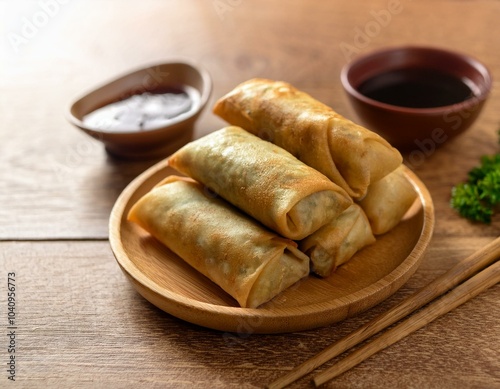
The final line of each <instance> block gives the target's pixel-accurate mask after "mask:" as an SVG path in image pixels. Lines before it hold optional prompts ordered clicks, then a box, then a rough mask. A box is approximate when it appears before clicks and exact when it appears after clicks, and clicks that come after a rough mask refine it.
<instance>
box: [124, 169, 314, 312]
mask: <svg viewBox="0 0 500 389" xmlns="http://www.w3.org/2000/svg"><path fill="white" fill-rule="evenodd" d="M128 219H129V220H130V221H132V222H135V223H137V224H138V225H140V226H141V227H142V228H143V229H145V230H146V231H148V232H149V233H150V234H151V235H153V236H154V237H155V238H157V239H158V240H159V241H160V242H162V243H163V244H164V245H166V246H167V247H168V248H169V249H170V250H172V251H173V252H174V253H176V254H177V255H178V256H179V257H181V258H182V259H183V260H184V261H186V262H187V263H189V264H190V265H191V266H192V267H193V268H195V269H196V270H198V271H199V272H201V273H202V274H204V275H205V276H207V277H208V278H209V279H211V280H212V281H214V282H215V283H216V284H218V285H219V286H220V287H221V288H222V289H223V290H225V291H226V292H227V293H229V294H230V295H231V296H232V297H233V298H235V299H236V300H237V301H238V303H239V304H240V305H241V306H242V307H249V308H255V307H258V306H259V305H261V304H263V303H265V302H267V301H269V300H271V299H272V298H273V297H275V296H276V295H277V294H279V293H280V292H281V291H283V290H284V289H286V288H288V287H289V286H291V285H293V284H294V283H295V282H297V281H298V280H300V279H301V278H302V277H305V276H307V275H308V274H309V258H308V257H307V256H306V255H305V254H303V253H302V252H300V251H299V250H298V249H297V245H296V243H295V242H293V241H291V240H288V239H285V238H282V237H280V236H278V235H276V234H274V233H272V232H271V231H269V230H267V229H265V228H264V227H262V226H261V225H260V224H258V223H257V222H256V221H254V220H253V219H251V218H250V217H248V216H247V215H245V214H243V213H241V212H240V211H239V210H237V209H236V208H234V207H233V206H231V205H230V204H228V203H227V202H225V201H224V200H223V199H221V198H219V197H218V198H214V197H210V196H207V194H206V192H205V189H204V186H203V185H201V184H199V183H197V182H195V181H193V180H191V179H189V178H181V177H176V176H170V177H168V178H167V179H166V180H165V181H163V182H162V183H161V184H159V185H158V186H157V187H155V188H153V190H151V191H150V192H149V193H147V194H146V195H145V196H143V197H142V198H141V199H140V200H139V201H138V202H137V203H136V204H134V205H133V207H132V209H131V210H130V212H129V214H128Z"/></svg>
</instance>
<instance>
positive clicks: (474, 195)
mask: <svg viewBox="0 0 500 389" xmlns="http://www.w3.org/2000/svg"><path fill="white" fill-rule="evenodd" d="M499 136H500V131H499ZM499 204H500V154H495V155H491V156H488V155H485V156H483V157H481V163H480V164H479V166H477V167H475V168H473V169H472V170H471V171H470V172H469V174H468V180H467V182H464V183H461V184H458V185H456V186H454V187H453V188H452V190H451V201H450V205H451V207H452V208H454V209H456V210H457V211H458V213H459V214H460V215H461V216H463V217H465V218H467V219H470V220H474V221H478V222H482V223H486V224H489V223H491V218H492V216H493V214H494V213H495V209H496V208H497V206H498V205H499Z"/></svg>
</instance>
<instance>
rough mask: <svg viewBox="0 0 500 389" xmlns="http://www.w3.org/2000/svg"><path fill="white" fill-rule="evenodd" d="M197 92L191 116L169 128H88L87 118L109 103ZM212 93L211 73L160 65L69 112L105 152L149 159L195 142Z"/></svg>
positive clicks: (101, 90)
mask: <svg viewBox="0 0 500 389" xmlns="http://www.w3.org/2000/svg"><path fill="white" fill-rule="evenodd" d="M169 88H174V89H185V88H191V90H196V91H197V95H198V98H197V101H196V103H195V104H194V105H193V106H192V108H191V109H190V111H189V112H187V113H186V114H184V115H182V116H179V117H178V118H174V119H173V120H171V121H170V122H169V123H168V124H165V125H161V126H158V127H156V128H150V129H147V130H141V131H106V130H103V129H102V128H99V127H95V126H92V125H89V124H87V123H86V122H85V121H84V117H85V115H87V114H89V113H91V112H93V111H95V110H96V109H98V108H101V107H103V106H106V105H108V104H110V103H113V102H116V101H120V100H123V99H125V98H127V97H130V96H132V95H136V94H142V93H147V92H150V91H154V90H157V89H169ZM211 92H212V81H211V78H210V75H209V74H208V72H207V71H206V70H205V69H203V68H202V67H200V66H198V65H194V64H192V63H189V62H186V61H184V60H180V61H172V62H166V63H159V64H156V65H151V66H147V67H144V68H141V69H137V70H135V71H132V72H130V73H128V74H125V75H123V76H121V77H118V78H116V79H114V80H112V81H109V82H107V83H105V84H103V85H101V86H99V87H97V88H95V89H93V90H92V91H91V92H89V93H87V94H85V95H84V96H82V97H80V98H78V99H77V100H76V101H74V102H73V103H72V104H71V106H70V107H69V110H68V112H67V118H68V120H69V121H70V122H71V123H72V124H73V125H75V126H76V127H78V128H79V129H81V130H82V131H83V132H85V133H86V134H88V135H90V136H92V137H93V138H95V139H97V140H99V141H101V142H102V143H103V144H104V146H105V148H106V150H107V151H108V152H109V153H110V154H112V155H114V156H118V157H122V158H126V159H148V158H158V157H163V156H167V155H169V154H171V153H173V152H174V151H176V150H177V149H178V148H180V147H181V146H183V145H184V144H186V143H187V142H189V141H190V140H192V137H193V129H194V124H195V121H196V120H197V119H198V118H199V116H200V114H201V112H202V110H203V108H204V107H205V105H206V103H207V101H208V99H209V97H210V94H211Z"/></svg>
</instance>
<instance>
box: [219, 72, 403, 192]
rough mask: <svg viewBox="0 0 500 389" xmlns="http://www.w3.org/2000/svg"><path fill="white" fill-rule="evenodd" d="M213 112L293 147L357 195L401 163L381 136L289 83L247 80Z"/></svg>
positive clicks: (260, 134) (229, 94) (270, 139)
mask: <svg viewBox="0 0 500 389" xmlns="http://www.w3.org/2000/svg"><path fill="white" fill-rule="evenodd" d="M214 113H215V114H217V115H218V116H220V117H221V118H222V119H224V120H226V121H227V122H228V123H230V124H232V125H236V126H240V127H242V128H244V129H245V130H247V131H249V132H251V133H252V134H255V135H257V136H259V137H261V138H263V139H267V140H269V141H271V142H273V143H275V144H276V145H278V146H280V147H283V148H284V149H285V150H288V151H289V152H290V153H292V154H293V155H294V156H296V157H297V158H298V159H300V160H301V161H303V162H304V163H306V164H307V165H309V166H311V167H313V168H315V169H317V170H318V171H320V172H321V173H323V174H325V175H326V176H327V177H328V178H330V179H331V180H332V181H333V182H335V183H336V184H338V185H340V186H341V187H342V188H343V189H344V190H346V191H347V193H348V194H349V195H350V196H351V197H353V198H355V199H361V198H363V197H364V195H365V194H366V190H367V188H368V186H369V185H370V183H372V182H375V181H378V180H379V179H381V178H382V177H384V176H385V175H387V174H388V173H389V172H391V171H393V170H394V169H396V167H397V166H399V165H400V164H401V162H402V157H401V154H400V153H399V151H397V150H396V149H395V148H393V147H392V146H391V145H390V144H389V143H388V142H387V141H386V140H384V139H383V138H382V137H380V136H379V135H377V134H375V133H374V132H372V131H369V130H367V129H366V128H364V127H362V126H359V125H357V124H354V123H353V122H351V121H350V120H348V119H346V118H344V117H343V116H341V115H339V114H338V113H336V112H335V111H333V110H332V109H331V108H330V107H328V106H326V105H324V104H322V103H321V102H319V101H317V100H315V99H313V98H312V97H311V96H309V95H308V94H306V93H304V92H301V91H299V90H297V89H296V88H294V87H293V86H292V85H290V84H287V83H285V82H279V81H271V80H266V79H252V80H249V81H247V82H244V83H243V84H240V85H239V86H237V87H236V88H235V89H234V90H233V91H231V92H229V93H228V94H227V95H225V96H223V97H222V98H221V99H220V100H219V101H218V102H217V103H216V104H215V106H214Z"/></svg>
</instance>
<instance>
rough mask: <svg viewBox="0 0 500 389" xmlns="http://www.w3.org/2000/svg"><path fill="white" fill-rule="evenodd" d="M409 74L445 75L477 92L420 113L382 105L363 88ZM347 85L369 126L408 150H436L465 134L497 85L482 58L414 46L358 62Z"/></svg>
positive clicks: (350, 67)
mask: <svg viewBox="0 0 500 389" xmlns="http://www.w3.org/2000/svg"><path fill="white" fill-rule="evenodd" d="M407 69H425V71H435V72H440V73H444V74H445V75H448V76H451V77H454V78H455V79H459V80H462V82H463V83H465V84H466V85H467V86H468V87H469V88H470V91H471V92H472V93H471V95H470V96H469V97H467V98H465V99H464V100H463V101H460V102H454V103H452V104H445V105H441V106H431V107H427V106H425V103H424V105H423V106H422V105H420V106H419V107H417V108H415V107H408V106H400V105H399V104H396V103H394V102H391V103H387V102H381V101H378V100H376V99H374V98H371V97H367V96H366V95H365V94H364V91H363V88H362V86H363V85H366V81H368V80H370V79H372V80H373V78H374V77H376V76H380V75H381V74H384V73H387V74H389V72H391V73H394V72H396V73H397V72H401V71H406V70H407ZM341 81H342V85H343V87H344V89H345V91H346V92H347V95H348V97H349V100H350V102H351V103H352V106H353V108H354V110H355V111H356V113H357V115H358V116H359V118H360V120H361V121H362V123H363V125H365V126H366V127H367V128H368V129H370V130H372V131H375V132H377V133H379V134H380V135H382V136H383V137H384V138H385V139H387V140H388V141H389V142H390V143H391V144H392V145H393V146H395V147H397V148H399V149H400V150H402V151H403V150H411V149H417V148H422V147H427V148H429V147H433V148H436V147H438V146H440V145H441V144H443V143H444V142H446V141H447V140H448V139H451V138H453V137H455V136H457V135H458V134H460V133H462V132H464V131H465V130H466V129H467V128H469V127H470V126H471V124H472V123H473V122H474V121H475V120H476V118H477V117H478V115H479V113H480V112H481V109H482V108H483V105H484V102H485V101H486V99H487V97H488V94H489V92H490V90H491V86H492V78H491V74H490V72H489V71H488V69H487V68H486V67H485V66H484V65H483V64H482V63H480V62H479V61H477V60H476V59H474V58H471V57H469V56H467V55H464V54H460V53H455V52H451V51H448V50H443V49H438V48H430V47H413V46H408V47H398V48H389V49H385V50H379V51H375V52H373V53H370V54H367V55H364V56H360V57H358V58H355V59H354V60H353V61H352V62H350V63H349V64H347V65H345V66H344V68H343V69H342V72H341ZM431 97H433V96H429V101H430V100H431ZM424 101H425V100H424Z"/></svg>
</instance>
